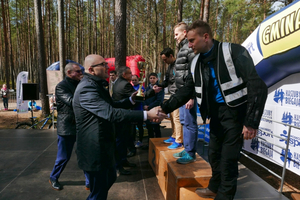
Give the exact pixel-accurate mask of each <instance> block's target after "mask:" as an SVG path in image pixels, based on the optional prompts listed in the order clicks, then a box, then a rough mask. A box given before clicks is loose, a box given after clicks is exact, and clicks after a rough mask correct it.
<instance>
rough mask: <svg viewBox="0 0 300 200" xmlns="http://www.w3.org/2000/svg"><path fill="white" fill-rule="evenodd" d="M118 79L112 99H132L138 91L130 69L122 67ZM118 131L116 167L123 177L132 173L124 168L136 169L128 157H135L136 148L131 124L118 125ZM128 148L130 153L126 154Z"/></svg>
mask: <svg viewBox="0 0 300 200" xmlns="http://www.w3.org/2000/svg"><path fill="white" fill-rule="evenodd" d="M118 75H119V77H118V79H117V80H116V82H115V84H114V87H113V94H112V98H113V100H115V101H119V100H121V99H125V98H128V97H130V95H131V94H132V93H134V92H135V91H136V90H135V89H134V88H133V86H132V85H131V84H130V81H131V77H132V73H131V70H130V68H129V67H126V66H121V67H119V70H118ZM115 125H116V127H118V131H116V145H117V152H116V153H117V156H116V163H117V165H116V167H117V170H119V173H120V174H121V175H130V174H131V172H130V171H128V170H125V169H124V168H123V167H136V164H134V163H130V162H128V160H127V158H126V156H127V155H128V157H131V156H134V155H135V154H136V148H135V146H134V139H133V137H132V134H133V133H132V129H133V128H132V126H133V125H132V124H131V123H126V122H125V123H123V122H121V123H116V124H115ZM127 148H128V150H129V153H128V154H126V152H127Z"/></svg>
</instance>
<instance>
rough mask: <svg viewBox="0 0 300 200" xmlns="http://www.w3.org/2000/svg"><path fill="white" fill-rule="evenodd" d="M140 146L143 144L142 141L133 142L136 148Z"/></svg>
mask: <svg viewBox="0 0 300 200" xmlns="http://www.w3.org/2000/svg"><path fill="white" fill-rule="evenodd" d="M141 146H143V143H142V142H140V141H137V143H136V144H135V147H136V148H139V147H141Z"/></svg>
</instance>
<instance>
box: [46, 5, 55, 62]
mask: <svg viewBox="0 0 300 200" xmlns="http://www.w3.org/2000/svg"><path fill="white" fill-rule="evenodd" d="M51 3H52V0H48V6H47V7H48V8H47V9H48V22H47V25H48V33H47V35H48V65H51V63H53V62H54V60H52V37H51V9H50V5H51Z"/></svg>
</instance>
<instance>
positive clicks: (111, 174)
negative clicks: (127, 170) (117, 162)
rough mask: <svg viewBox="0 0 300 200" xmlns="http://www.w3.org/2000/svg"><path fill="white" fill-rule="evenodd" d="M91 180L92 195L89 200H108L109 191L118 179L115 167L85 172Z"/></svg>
mask: <svg viewBox="0 0 300 200" xmlns="http://www.w3.org/2000/svg"><path fill="white" fill-rule="evenodd" d="M85 173H87V174H88V175H89V178H90V192H91V193H90V195H89V196H88V198H87V200H106V199H107V194H108V190H109V189H110V187H111V186H112V185H113V184H114V182H115V181H116V179H117V173H116V168H115V167H109V168H105V169H103V170H101V171H85Z"/></svg>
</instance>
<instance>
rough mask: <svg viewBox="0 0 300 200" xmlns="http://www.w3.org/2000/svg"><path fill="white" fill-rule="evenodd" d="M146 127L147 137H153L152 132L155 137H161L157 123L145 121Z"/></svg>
mask: <svg viewBox="0 0 300 200" xmlns="http://www.w3.org/2000/svg"><path fill="white" fill-rule="evenodd" d="M146 128H147V130H148V138H154V133H155V137H156V138H160V137H161V131H160V125H159V124H157V123H151V122H149V121H146Z"/></svg>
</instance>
